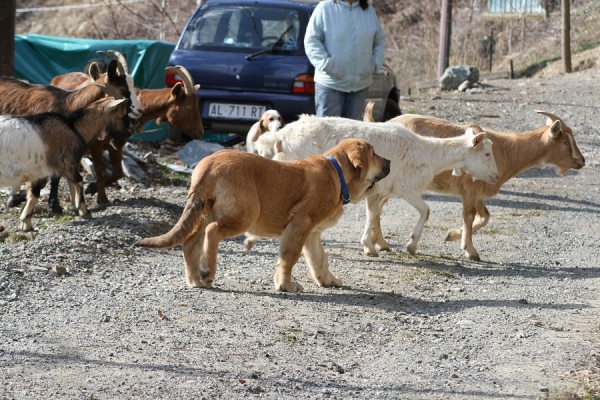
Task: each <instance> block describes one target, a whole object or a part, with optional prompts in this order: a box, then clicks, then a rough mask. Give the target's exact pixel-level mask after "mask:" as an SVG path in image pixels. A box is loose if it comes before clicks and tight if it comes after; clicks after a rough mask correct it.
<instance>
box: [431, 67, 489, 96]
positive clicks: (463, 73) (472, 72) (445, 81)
mask: <svg viewBox="0 0 600 400" xmlns="http://www.w3.org/2000/svg"><path fill="white" fill-rule="evenodd" d="M464 81H468V82H469V83H470V85H471V86H472V85H473V84H475V83H476V82H478V81H479V69H477V67H474V66H467V65H459V66H454V67H448V68H446V70H445V71H444V74H443V75H442V76H441V77H440V79H439V85H438V86H439V88H440V89H442V90H457V89H458V87H459V86H460V85H461V84H462V83H463V82H464Z"/></svg>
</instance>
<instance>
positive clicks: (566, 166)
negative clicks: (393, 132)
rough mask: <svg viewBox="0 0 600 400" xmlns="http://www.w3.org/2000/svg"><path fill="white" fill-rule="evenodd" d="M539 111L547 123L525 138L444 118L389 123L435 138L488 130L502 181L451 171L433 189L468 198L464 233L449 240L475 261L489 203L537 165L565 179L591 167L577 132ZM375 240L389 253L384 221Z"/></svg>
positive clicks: (455, 232)
mask: <svg viewBox="0 0 600 400" xmlns="http://www.w3.org/2000/svg"><path fill="white" fill-rule="evenodd" d="M536 112H538V113H539V114H542V115H545V116H546V117H548V120H547V124H546V125H545V126H542V127H540V128H538V129H535V130H533V131H529V132H519V133H497V132H492V131H489V130H488V129H485V130H483V129H481V128H480V127H478V126H477V125H472V124H471V125H466V126H465V125H457V124H454V123H452V122H450V121H446V120H444V119H440V118H435V117H430V116H424V115H415V114H405V115H401V116H399V117H396V118H394V119H391V120H390V121H388V122H389V123H394V122H396V123H398V122H399V123H402V124H403V125H404V126H406V127H407V128H409V129H410V130H412V131H413V132H416V133H418V134H420V135H423V136H432V137H452V136H460V135H463V134H464V132H465V129H466V128H467V127H470V128H475V129H476V130H477V128H479V131H485V132H486V134H487V136H488V138H489V139H490V140H491V141H492V142H494V146H493V148H492V151H493V153H494V158H495V160H496V165H497V166H498V175H499V179H498V182H496V183H495V184H488V183H485V182H483V181H480V180H479V181H473V180H472V179H471V177H470V176H469V175H468V174H463V175H461V176H453V175H452V172H451V171H445V172H442V173H441V174H438V175H436V176H435V178H434V180H433V182H432V183H431V184H430V185H429V187H428V190H431V191H434V192H438V193H444V194H450V195H454V196H459V197H460V198H461V199H462V204H463V228H462V229H451V230H449V231H448V234H447V236H446V240H447V241H451V240H458V239H461V247H462V249H463V250H464V251H465V254H466V256H467V257H468V258H469V259H471V260H479V253H478V252H477V250H476V249H475V247H474V246H473V239H472V235H473V233H475V232H477V231H478V230H479V229H481V228H483V227H484V226H486V225H487V223H488V221H489V219H490V212H489V211H488V209H487V208H486V206H485V204H484V200H486V199H490V198H492V197H494V196H496V195H497V194H498V192H499V191H500V187H501V186H502V185H503V184H504V182H506V181H507V180H509V179H510V178H512V177H514V176H516V175H518V174H520V173H521V172H523V171H525V170H528V169H530V168H533V167H535V166H541V167H544V166H546V165H548V164H551V165H555V166H556V167H557V169H558V173H559V174H560V175H565V174H566V173H567V172H568V171H569V170H570V169H581V168H583V166H584V165H585V159H584V157H583V155H582V154H581V152H580V151H579V148H578V147H577V144H576V143H575V138H574V136H573V131H572V130H571V128H569V127H568V126H567V125H565V123H564V122H563V121H561V119H560V118H558V117H557V116H555V115H553V114H550V113H547V112H544V111H536ZM366 119H368V118H366ZM381 206H383V204H381ZM371 235H372V240H373V241H374V242H376V243H377V247H379V249H381V250H386V249H389V245H388V243H387V242H386V241H385V239H384V238H383V234H382V232H381V225H380V222H379V220H378V221H377V222H376V224H375V227H374V229H373V231H372V233H371Z"/></svg>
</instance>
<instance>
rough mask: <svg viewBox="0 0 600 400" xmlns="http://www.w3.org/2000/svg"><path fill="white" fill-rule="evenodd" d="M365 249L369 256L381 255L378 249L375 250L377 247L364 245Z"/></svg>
mask: <svg viewBox="0 0 600 400" xmlns="http://www.w3.org/2000/svg"><path fill="white" fill-rule="evenodd" d="M363 251H364V252H365V255H367V256H369V257H379V254H377V250H375V248H373V249H369V248H368V247H366V246H365V247H363Z"/></svg>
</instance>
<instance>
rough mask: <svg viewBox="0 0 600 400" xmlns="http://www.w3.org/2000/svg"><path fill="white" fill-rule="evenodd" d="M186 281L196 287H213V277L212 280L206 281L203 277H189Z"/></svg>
mask: <svg viewBox="0 0 600 400" xmlns="http://www.w3.org/2000/svg"><path fill="white" fill-rule="evenodd" d="M186 283H187V285H188V286H189V287H194V288H204V289H211V288H212V279H211V280H210V282H206V281H205V280H203V279H187V282H186Z"/></svg>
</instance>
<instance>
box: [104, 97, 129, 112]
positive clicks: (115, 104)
mask: <svg viewBox="0 0 600 400" xmlns="http://www.w3.org/2000/svg"><path fill="white" fill-rule="evenodd" d="M124 101H127V99H118V100H111V101H109V102H108V104H107V105H106V109H107V110H109V111H110V110H112V109H113V108H115V107H118V106H119V105H121V103H123V102H124Z"/></svg>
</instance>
